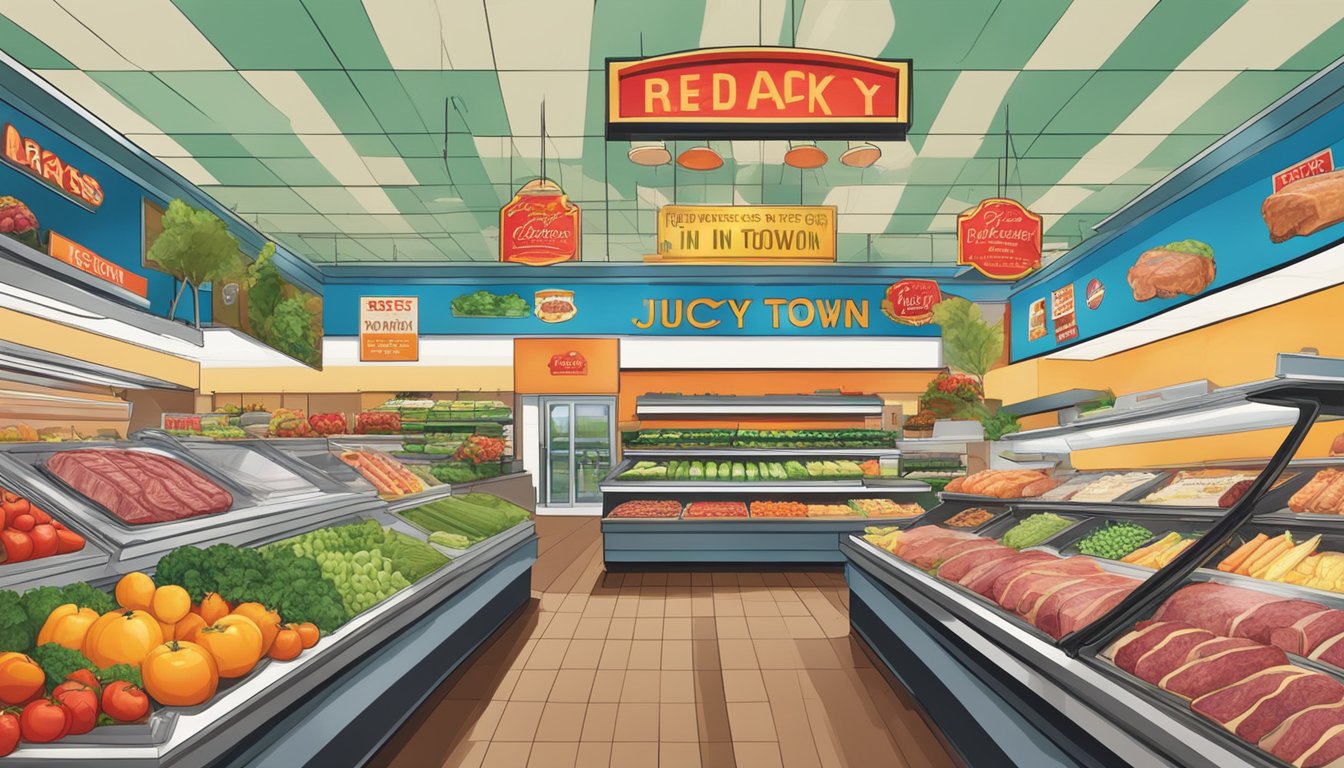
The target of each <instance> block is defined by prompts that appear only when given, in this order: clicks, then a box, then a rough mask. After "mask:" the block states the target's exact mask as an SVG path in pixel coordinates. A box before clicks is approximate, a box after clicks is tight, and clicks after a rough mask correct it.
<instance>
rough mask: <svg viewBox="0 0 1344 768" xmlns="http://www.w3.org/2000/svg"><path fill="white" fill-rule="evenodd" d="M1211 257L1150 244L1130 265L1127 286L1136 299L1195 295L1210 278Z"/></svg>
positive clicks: (1212, 267) (1206, 284)
mask: <svg viewBox="0 0 1344 768" xmlns="http://www.w3.org/2000/svg"><path fill="white" fill-rule="evenodd" d="M1215 272H1216V268H1215V266H1214V263H1213V259H1211V258H1207V257H1205V256H1200V255H1197V254H1193V253H1181V252H1180V251H1168V250H1166V249H1165V248H1153V249H1152V250H1148V251H1144V252H1143V255H1141V256H1139V260H1138V261H1137V262H1135V264H1134V266H1132V267H1130V268H1129V275H1128V280H1129V287H1130V288H1131V289H1133V291H1134V300H1135V301H1147V300H1149V299H1151V298H1159V299H1172V298H1175V297H1177V296H1179V295H1181V294H1185V295H1187V296H1194V295H1195V294H1197V293H1199V292H1200V291H1202V290H1204V289H1205V288H1207V287H1209V283H1212V282H1213V278H1214V274H1215Z"/></svg>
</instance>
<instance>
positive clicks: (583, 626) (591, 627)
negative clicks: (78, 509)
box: [574, 616, 611, 640]
mask: <svg viewBox="0 0 1344 768" xmlns="http://www.w3.org/2000/svg"><path fill="white" fill-rule="evenodd" d="M610 626H611V619H610V618H609V617H607V616H592V617H583V618H580V619H579V625H578V626H577V627H575V628H574V639H576V640H605V639H606V637H607V629H608V628H609V627H610Z"/></svg>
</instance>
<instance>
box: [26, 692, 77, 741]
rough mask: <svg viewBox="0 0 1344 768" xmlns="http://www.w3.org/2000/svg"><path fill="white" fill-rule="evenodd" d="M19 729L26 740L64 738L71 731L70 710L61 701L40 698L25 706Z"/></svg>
mask: <svg viewBox="0 0 1344 768" xmlns="http://www.w3.org/2000/svg"><path fill="white" fill-rule="evenodd" d="M19 731H20V732H21V733H22V735H23V740H24V741H31V742H34V743H37V744H45V743H47V742H49V741H56V740H58V739H61V738H64V737H65V735H66V734H67V733H69V732H70V711H69V710H67V709H66V708H65V707H63V706H61V703H60V702H59V701H53V700H52V699H38V700H37V701H34V702H32V703H31V704H29V705H28V706H26V707H24V708H23V712H22V713H21V714H20V715H19Z"/></svg>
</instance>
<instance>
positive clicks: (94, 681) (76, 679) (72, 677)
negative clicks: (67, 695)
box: [62, 669, 103, 696]
mask: <svg viewBox="0 0 1344 768" xmlns="http://www.w3.org/2000/svg"><path fill="white" fill-rule="evenodd" d="M65 682H67V683H83V684H84V685H86V686H88V687H90V688H92V689H93V690H94V691H96V692H97V693H98V695H99V696H101V695H102V694H103V686H102V684H100V683H99V682H98V677H97V675H95V674H93V673H92V672H90V671H89V670H87V669H76V670H75V671H74V672H71V673H70V674H68V675H66V676H65ZM62 685H64V683H62Z"/></svg>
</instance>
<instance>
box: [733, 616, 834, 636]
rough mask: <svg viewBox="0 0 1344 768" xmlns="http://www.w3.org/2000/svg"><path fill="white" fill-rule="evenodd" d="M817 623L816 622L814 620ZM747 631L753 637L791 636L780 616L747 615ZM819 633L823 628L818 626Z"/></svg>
mask: <svg viewBox="0 0 1344 768" xmlns="http://www.w3.org/2000/svg"><path fill="white" fill-rule="evenodd" d="M812 623H813V624H816V622H815V621H814V622H812ZM747 631H748V632H750V633H751V636H752V637H753V638H764V639H767V640H769V639H777V638H788V637H791V635H790V634H789V630H788V627H787V626H785V624H784V619H782V618H781V617H779V616H747ZM817 632H818V634H820V632H821V628H820V627H818V628H817Z"/></svg>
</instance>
